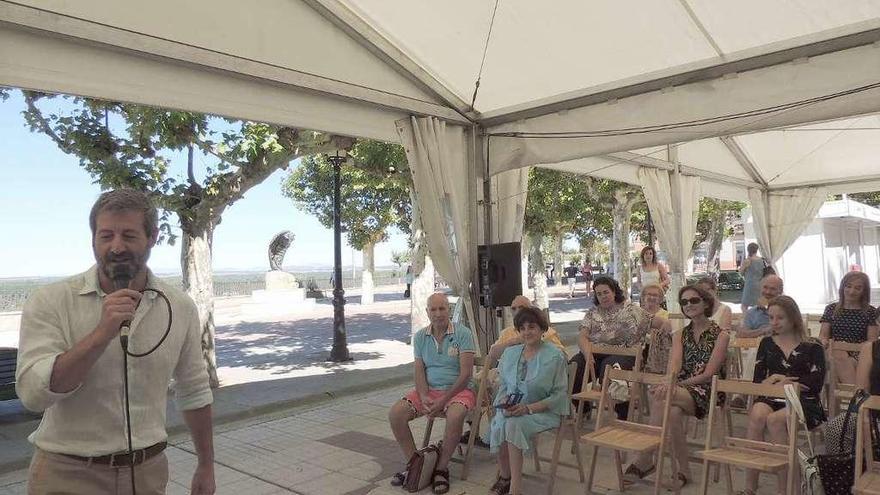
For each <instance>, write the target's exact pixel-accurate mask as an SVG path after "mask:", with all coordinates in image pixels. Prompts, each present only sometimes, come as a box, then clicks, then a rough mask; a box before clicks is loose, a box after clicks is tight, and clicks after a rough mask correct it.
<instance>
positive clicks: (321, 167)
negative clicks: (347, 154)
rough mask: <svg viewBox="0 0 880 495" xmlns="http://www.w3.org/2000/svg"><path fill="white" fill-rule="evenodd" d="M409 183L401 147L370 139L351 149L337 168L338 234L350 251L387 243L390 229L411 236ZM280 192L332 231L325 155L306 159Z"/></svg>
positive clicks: (330, 188) (330, 183) (330, 177)
mask: <svg viewBox="0 0 880 495" xmlns="http://www.w3.org/2000/svg"><path fill="white" fill-rule="evenodd" d="M410 182H411V178H410V175H409V169H408V168H407V161H406V155H405V154H404V151H403V148H402V147H401V146H399V145H394V144H388V143H382V142H379V141H371V140H361V141H358V142H357V143H356V144H355V145H354V147H353V148H352V150H351V160H349V161H347V162H346V163H344V164H343V165H342V167H341V184H342V187H341V201H340V206H341V208H342V215H341V224H342V230H343V232H346V233H347V234H348V242H349V244H350V245H351V246H352V247H354V248H355V249H359V250H362V249H363V248H364V246H365V245H367V244H376V243H379V242H383V241H385V240H387V238H388V228H389V227H396V228H397V229H399V230H400V231H401V232H404V233H407V234H408V233H409V232H410V223H411V217H412V206H411V204H410V195H409V189H410ZM281 187H282V192H283V194H284V195H285V196H286V197H288V198H290V199H292V200H293V202H294V204H295V205H296V206H297V208H299V209H301V210H303V211H306V212H308V213H310V214H312V215H315V217H316V218H317V219H318V221H319V222H321V224H322V225H324V226H325V227H327V228H332V227H333V165H332V164H330V162H328V161H327V159H326V158H325V157H324V156H323V155H312V156H308V157H306V158H304V159H303V160H302V162H301V163H300V164H299V166H298V167H296V169H295V170H293V171H292V172H291V173H290V174H289V175H288V176H287V177H286V178H285V180H284V183H283V184H282V186H281Z"/></svg>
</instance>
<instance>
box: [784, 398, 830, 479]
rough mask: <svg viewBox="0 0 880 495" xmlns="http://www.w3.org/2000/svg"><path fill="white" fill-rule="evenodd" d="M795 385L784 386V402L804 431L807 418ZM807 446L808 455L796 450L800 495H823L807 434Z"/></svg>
mask: <svg viewBox="0 0 880 495" xmlns="http://www.w3.org/2000/svg"><path fill="white" fill-rule="evenodd" d="M794 387H795V385H793V384H791V383H789V384H786V385H785V387H784V389H785V402H786V404H787V405H788V408H789V410H790V411H794V412H795V414H797V418H798V421H799V422H800V423H801V425H803V427H804V430H805V431H806V428H807V418H806V415H804V408H803V406H801V401H800V398H799V397H798V394H797V392H796V391H795V388H794ZM807 446H808V448H809V449H810V452H809V454H807V453H805V452H804V451H803V450H800V449H798V460H799V461H800V467H801V494H802V495H825V490H824V488H822V478H821V477H820V476H819V466H817V465H816V451H815V450H814V449H813V439H812V438H810V433H809V432H807Z"/></svg>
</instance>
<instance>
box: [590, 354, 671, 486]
mask: <svg viewBox="0 0 880 495" xmlns="http://www.w3.org/2000/svg"><path fill="white" fill-rule="evenodd" d="M673 378H674V377H673V376H672V375H671V374H669V375H655V374H653V373H640V372H636V371H629V370H617V369H614V368H612V367H611V366H608V367H606V368H605V375H604V377H603V379H602V396H601V398H600V399H599V410H600V411H601V410H603V408H604V407H606V406H607V405H608V404H609V403H610V401H611V399H610V397H608V384H609V382H610V381H611V380H626V381H627V382H629V383H630V396H631V398H632V397H634V396H635V394H636V392H635V388H637V387H639V386H645V385H661V384H662V385H666V386H667V387H668V388H667V391H666V400H665V401H664V404H665V405H664V407H663V423H662V426H650V425H644V424H639V423H634V422H631V421H628V420H627V421H621V420H619V419H617V418H616V417H615V416H612V415H606V414H600V415H599V417H598V418H597V419H596V429H595V430H594V431H593V432H591V433H587V434H585V435H583V436H582V437H581V441H582V442H584V443H585V444H587V445H592V446H593V455H592V457H591V459H590V471H589V474H588V475H587V493H590V492H592V490H593V476H594V475H595V472H596V461H597V460H598V458H599V447H603V448H607V449H611V450H613V451H614V460H615V463H616V465H617V485H618V486H617V488H618V490H619V491H621V492H622V491H624V488H625V487H624V482H623V460H622V458H621V455H620V452H621V451H624V452H632V453H634V454H642V453H648V452H653V451H655V450H656V451H657V464H656V466H657V473H656V477H657V478H656V480H655V481H654V495H657V494H658V493H660V482H661V480H662V478H663V455H664V452H665V448H666V435H667V424H668V421H669V409H670V405H671V402H672V391H673V388H674V387H673ZM629 407H630V409H632V408H633V407H634V405H633V401H632V400H630V405H629Z"/></svg>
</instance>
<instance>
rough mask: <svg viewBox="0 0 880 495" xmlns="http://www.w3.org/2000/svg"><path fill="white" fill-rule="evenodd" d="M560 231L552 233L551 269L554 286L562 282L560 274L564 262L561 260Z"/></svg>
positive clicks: (561, 238) (561, 237) (561, 236)
mask: <svg viewBox="0 0 880 495" xmlns="http://www.w3.org/2000/svg"><path fill="white" fill-rule="evenodd" d="M563 237H564V236H563V235H562V231H561V230H560V231H556V232H555V233H554V234H553V249H554V251H553V266H554V267H555V269H554V271H553V282H554V283H556V286H557V287H559V285H561V284H562V274H563V270H564V269H565V263H564V262H563V260H562V240H563Z"/></svg>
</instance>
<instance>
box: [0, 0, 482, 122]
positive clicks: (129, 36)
mask: <svg viewBox="0 0 880 495" xmlns="http://www.w3.org/2000/svg"><path fill="white" fill-rule="evenodd" d="M0 19H2V20H0V23H2V24H5V25H8V26H12V27H14V28H16V29H25V30H29V31H34V32H38V33H40V34H41V35H49V36H56V37H60V38H68V39H71V40H75V41H78V42H82V43H89V44H94V45H101V46H106V47H110V48H111V49H115V50H120V51H128V52H132V53H140V54H143V55H145V56H149V57H153V58H157V59H166V60H173V61H174V62H176V63H183V64H186V65H191V66H196V67H201V68H206V69H210V70H216V71H220V72H227V73H231V74H234V75H236V76H239V77H245V78H251V79H256V80H265V81H269V82H271V83H273V84H277V85H282V86H295V87H297V89H301V90H304V91H308V92H314V93H320V94H324V95H328V96H331V97H334V98H342V99H350V100H356V101H361V102H365V103H369V104H373V105H377V106H380V107H384V108H391V109H395V110H403V111H406V112H409V113H413V114H416V115H430V116H434V117H437V118H441V119H444V120H447V121H450V122H454V123H457V124H470V120H468V119H467V118H465V117H463V116H462V115H460V114H459V113H458V112H456V111H455V110H453V109H451V108H448V107H446V106H443V105H438V104H436V103H433V102H429V101H425V100H420V99H417V98H413V97H410V96H405V95H399V94H396V93H390V92H387V91H382V90H378V89H374V88H369V87H365V86H361V85H357V84H352V83H348V82H344V81H339V80H335V79H332V78H328V77H323V76H320V75H315V74H310V73H307V72H301V71H297V70H294V69H290V68H286V67H282V66H278V65H274V64H270V63H266V62H261V61H258V60H252V59H248V58H245V57H240V56H236V55H231V54H227V53H223V52H219V51H215V50H211V49H208V48H203V47H199V46H194V45H189V44H185V43H181V42H177V41H173V40H168V39H164V38H161V37H157V36H153V35H150V34H144V33H139V32H136V31H131V30H127V29H123V28H119V27H115V26H109V25H105V24H100V23H96V22H94V21H90V20H87V19H80V18H77V17H74V16H69V15H65V14H59V13H56V12H51V11H47V10H43V9H39V8H35V7H30V6H25V5H20V4H16V3H13V2H9V1H7V0H0Z"/></svg>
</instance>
